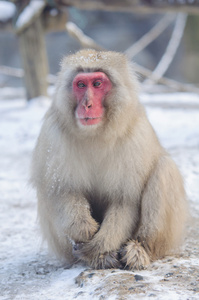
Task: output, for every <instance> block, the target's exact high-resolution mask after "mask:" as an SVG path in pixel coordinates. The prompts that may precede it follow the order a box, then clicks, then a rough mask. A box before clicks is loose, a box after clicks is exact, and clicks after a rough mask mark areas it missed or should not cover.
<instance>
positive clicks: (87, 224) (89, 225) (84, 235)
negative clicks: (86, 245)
mask: <svg viewBox="0 0 199 300" xmlns="http://www.w3.org/2000/svg"><path fill="white" fill-rule="evenodd" d="M98 228H99V224H98V223H97V222H96V221H95V219H93V218H92V217H91V215H89V214H87V216H81V217H79V218H77V219H75V220H74V221H73V222H72V223H71V225H70V227H69V232H70V235H69V237H70V238H71V239H72V240H74V241H75V243H81V242H86V241H89V240H90V239H91V238H92V237H93V236H94V235H95V233H96V232H97V231H98Z"/></svg>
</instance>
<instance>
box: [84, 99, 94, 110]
mask: <svg viewBox="0 0 199 300" xmlns="http://www.w3.org/2000/svg"><path fill="white" fill-rule="evenodd" d="M83 106H84V108H85V110H89V109H90V108H91V107H92V106H93V103H92V101H91V100H89V99H87V100H86V101H85V102H83Z"/></svg>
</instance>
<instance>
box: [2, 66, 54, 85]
mask: <svg viewBox="0 0 199 300" xmlns="http://www.w3.org/2000/svg"><path fill="white" fill-rule="evenodd" d="M0 73H2V74H4V75H7V76H13V77H17V78H23V77H24V70H23V69H17V68H12V67H7V66H0ZM47 81H48V83H50V84H54V83H55V81H56V76H54V75H52V74H48V77H47Z"/></svg>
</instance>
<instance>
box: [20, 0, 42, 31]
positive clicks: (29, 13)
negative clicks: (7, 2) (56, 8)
mask: <svg viewBox="0 0 199 300" xmlns="http://www.w3.org/2000/svg"><path fill="white" fill-rule="evenodd" d="M44 6H45V1H43V0H31V1H30V3H29V4H28V5H27V6H26V7H25V8H24V10H23V11H22V13H21V14H20V15H19V17H18V19H17V22H16V28H18V29H19V28H21V27H23V26H24V25H26V24H27V23H29V22H30V20H31V19H32V18H33V16H35V15H37V14H38V13H40V11H41V10H42V9H43V8H44Z"/></svg>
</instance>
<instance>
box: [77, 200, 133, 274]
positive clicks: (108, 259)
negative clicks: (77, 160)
mask: <svg viewBox="0 0 199 300" xmlns="http://www.w3.org/2000/svg"><path fill="white" fill-rule="evenodd" d="M133 206H135V205H133V204H132V203H131V205H129V203H128V204H127V203H122V204H114V203H112V205H111V206H110V207H109V209H108V210H107V212H106V215H105V218H104V220H103V222H102V224H101V227H100V230H99V231H98V232H97V233H96V234H95V235H94V237H93V239H91V240H90V241H89V242H88V243H83V244H79V245H77V246H76V247H75V248H74V254H75V255H76V256H77V257H78V258H79V259H81V260H83V261H86V262H87V263H88V264H89V265H90V266H91V267H93V268H95V269H105V268H117V267H120V266H121V264H120V262H119V260H118V250H119V249H120V247H121V245H122V244H124V243H125V242H126V241H127V240H128V239H129V238H130V237H132V231H133V228H135V226H136V223H137V219H136V215H137V208H136V207H133Z"/></svg>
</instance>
